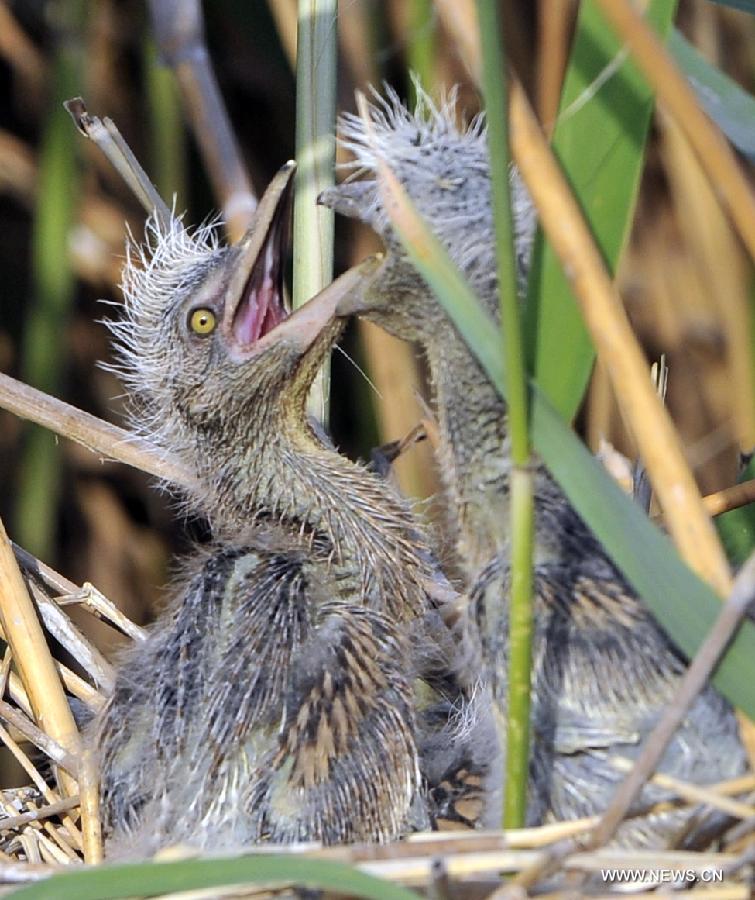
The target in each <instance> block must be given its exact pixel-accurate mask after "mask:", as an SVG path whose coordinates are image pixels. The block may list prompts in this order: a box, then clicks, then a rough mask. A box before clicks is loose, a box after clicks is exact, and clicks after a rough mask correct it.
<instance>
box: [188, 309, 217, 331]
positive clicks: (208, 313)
mask: <svg viewBox="0 0 755 900" xmlns="http://www.w3.org/2000/svg"><path fill="white" fill-rule="evenodd" d="M216 325H217V319H216V318H215V313H214V312H213V311H212V310H211V309H205V308H202V309H195V310H194V312H192V314H191V315H190V316H189V328H191V330H192V331H193V332H194V334H201V335H206V334H212V332H213V331H215V326H216Z"/></svg>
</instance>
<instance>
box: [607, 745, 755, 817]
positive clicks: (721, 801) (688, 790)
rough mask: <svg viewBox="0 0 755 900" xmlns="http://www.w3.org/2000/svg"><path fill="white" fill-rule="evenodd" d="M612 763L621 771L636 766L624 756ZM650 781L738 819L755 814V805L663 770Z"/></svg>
mask: <svg viewBox="0 0 755 900" xmlns="http://www.w3.org/2000/svg"><path fill="white" fill-rule="evenodd" d="M611 764H612V765H614V766H615V767H616V768H617V769H618V770H619V771H621V772H631V771H632V769H634V766H635V762H634V760H630V759H625V758H623V757H612V758H611ZM648 781H649V782H651V783H652V784H657V785H658V787H660V788H663V789H664V790H667V791H672V792H673V793H674V794H676V795H677V797H681V798H682V799H683V800H686V801H688V802H689V803H705V804H706V805H708V806H712V807H713V808H714V809H720V810H721V811H722V812H725V813H728V814H729V815H730V816H734V817H735V818H737V819H749V818H751V817H752V816H755V806H750V805H749V804H747V803H742V802H740V801H739V800H732V799H731V798H730V797H726V796H723V795H721V794H720V793H717V792H716V791H712V790H710V789H709V788H707V787H705V786H703V785H699V784H692V783H691V782H689V781H682V780H681V779H679V778H673V777H672V776H670V775H665V774H664V773H663V772H656V773H655V774H654V775H653V776H652V777H651V778H648Z"/></svg>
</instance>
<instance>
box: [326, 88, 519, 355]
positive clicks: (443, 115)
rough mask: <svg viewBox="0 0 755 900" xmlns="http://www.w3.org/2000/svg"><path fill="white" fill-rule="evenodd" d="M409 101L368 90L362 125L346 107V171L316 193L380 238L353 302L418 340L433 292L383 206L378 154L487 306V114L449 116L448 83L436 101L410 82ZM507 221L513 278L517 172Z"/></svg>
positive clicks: (490, 254)
mask: <svg viewBox="0 0 755 900" xmlns="http://www.w3.org/2000/svg"><path fill="white" fill-rule="evenodd" d="M416 88H417V105H416V108H415V110H414V112H410V111H409V110H408V109H407V108H406V107H405V106H404V105H403V103H402V102H401V100H400V99H399V97H398V95H397V94H396V93H395V91H393V90H392V89H391V88H390V87H386V89H385V90H386V96H385V98H383V97H381V96H379V95H378V94H377V93H373V96H374V102H373V103H372V104H371V105H370V106H369V107H368V111H369V124H367V123H365V122H364V121H363V120H362V118H361V117H359V116H357V115H354V114H350V113H347V114H345V115H343V116H342V117H341V120H340V141H341V144H342V146H343V147H344V148H345V149H347V150H349V151H350V152H351V153H352V154H353V157H354V159H353V160H352V161H350V162H347V163H345V164H344V166H343V168H345V169H348V170H350V171H351V172H352V174H351V176H350V177H349V178H347V180H346V181H344V182H343V183H342V184H340V185H339V186H338V187H335V188H331V189H328V190H326V191H324V192H323V194H322V195H321V196H320V199H319V202H320V203H322V204H324V205H325V206H329V207H331V208H333V209H335V210H336V211H337V212H341V213H343V214H344V215H347V216H351V217H352V218H357V219H360V220H361V221H363V222H366V223H367V224H369V225H370V226H371V227H372V228H374V229H375V231H377V233H378V234H380V235H381V237H383V239H384V241H385V243H386V246H387V249H388V254H387V257H386V261H385V264H384V266H383V269H382V271H380V272H378V273H377V274H376V276H375V277H374V278H373V279H372V282H371V284H370V286H369V287H367V288H366V289H365V291H364V304H363V305H360V310H363V311H364V312H365V313H366V314H367V315H368V316H369V317H370V318H374V319H375V320H376V321H379V322H380V324H382V325H384V326H385V327H386V328H387V329H388V330H390V331H396V330H397V329H396V326H397V323H399V322H400V333H401V335H402V336H403V337H405V338H409V339H413V340H423V338H424V337H426V335H425V334H424V333H423V329H424V328H426V327H427V325H428V324H429V325H430V327H432V328H433V329H435V328H436V324H435V323H437V301H436V300H435V299H434V297H433V296H432V293H431V292H430V290H429V289H428V288H427V287H426V286H425V284H424V282H422V280H421V278H420V277H419V275H417V274H416V272H415V271H414V268H413V267H412V265H411V263H410V262H409V261H408V259H407V258H406V255H405V254H404V252H403V249H402V247H401V244H400V242H399V240H398V238H397V236H396V235H395V233H394V231H393V229H392V227H391V224H390V221H389V219H388V216H387V214H386V212H385V210H384V208H383V205H382V203H381V198H380V192H379V190H378V177H379V176H378V162H379V161H381V160H382V161H383V162H384V163H385V164H387V166H388V167H389V168H390V169H391V171H392V172H393V173H394V175H395V176H396V177H397V178H398V180H399V181H400V182H401V184H402V186H403V187H404V189H405V190H406V191H407V193H408V194H409V196H410V197H411V199H412V201H413V203H414V204H415V206H416V208H417V209H418V211H419V213H420V214H421V215H422V216H423V218H424V219H425V220H426V222H428V223H429V224H430V226H431V228H432V229H433V232H434V233H435V235H436V236H437V237H438V238H439V239H440V240H441V241H442V243H443V244H444V245H445V247H446V249H447V250H448V251H449V253H450V254H451V257H452V258H453V260H454V261H455V262H456V264H457V265H458V266H459V267H460V268H461V269H462V271H463V272H464V273H465V275H466V277H467V278H468V280H469V281H470V282H471V284H472V286H473V287H474V288H475V289H476V290H477V292H478V293H479V295H480V296H481V297H482V298H483V299H485V300H487V301H488V302H489V304H490V306H491V310H494V309H495V306H496V304H495V291H496V284H497V282H496V277H495V272H496V265H495V248H494V237H493V236H494V229H493V217H492V210H491V201H490V162H489V157H488V149H487V139H486V131H485V122H484V118H483V117H482V116H476V117H475V118H474V119H472V121H471V122H470V123H469V124H466V125H464V124H462V125H461V126H460V125H457V120H458V118H459V116H458V111H457V106H456V99H457V98H456V91H455V90H452V91H450V92H449V94H448V95H447V96H446V97H445V98H444V99H443V100H442V101H441V102H440V103H439V104H435V103H434V102H433V100H432V99H431V98H430V97H429V96H428V95H427V94H426V93H425V92H424V91H423V90H422V89H421V88H420V86H419V85H416ZM512 185H513V188H514V191H513V195H514V222H515V239H516V249H517V256H518V262H519V273H520V279H522V278H523V277H524V274H525V271H526V266H527V263H528V259H529V252H530V246H531V242H532V233H533V229H534V214H533V212H532V206H531V203H530V202H529V198H528V197H527V195H526V192H525V191H524V188H523V187H522V186H521V184H520V182H519V180H518V178H517V177H516V175H515V174H512Z"/></svg>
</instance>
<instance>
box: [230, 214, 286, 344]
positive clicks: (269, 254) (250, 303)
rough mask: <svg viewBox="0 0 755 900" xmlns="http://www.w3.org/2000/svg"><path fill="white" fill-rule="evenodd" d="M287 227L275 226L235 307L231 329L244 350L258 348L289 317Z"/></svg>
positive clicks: (279, 222)
mask: <svg viewBox="0 0 755 900" xmlns="http://www.w3.org/2000/svg"><path fill="white" fill-rule="evenodd" d="M284 218H285V217H284ZM284 224H285V223H284V222H281V221H276V222H274V223H273V226H272V227H271V229H270V234H269V235H268V237H267V240H266V241H265V245H264V247H263V249H262V252H261V253H260V255H259V258H258V259H257V260H256V262H255V264H254V267H253V268H252V271H251V273H250V275H249V278H248V279H247V282H246V285H245V286H244V294H243V296H242V298H241V301H240V302H239V305H238V306H237V307H236V312H235V314H234V317H233V324H232V326H231V327H232V330H233V336H234V338H235V339H236V340H237V341H238V343H239V344H240V345H241V346H242V347H249V346H251V345H252V344H255V343H256V342H257V341H258V340H259V339H260V338H262V337H264V336H265V335H266V334H269V333H270V332H271V331H272V330H273V329H274V328H275V327H276V326H277V325H280V323H281V322H282V321H283V320H284V319H285V318H286V317H287V316H288V310H287V309H286V307H285V305H284V302H283V273H282V267H283V262H284V261H283V258H282V257H283V246H282V245H283V240H282V234H283V232H284Z"/></svg>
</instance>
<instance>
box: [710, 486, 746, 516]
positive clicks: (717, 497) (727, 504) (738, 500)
mask: <svg viewBox="0 0 755 900" xmlns="http://www.w3.org/2000/svg"><path fill="white" fill-rule="evenodd" d="M703 503H704V504H705V508H706V509H707V510H708V515H710V516H720V515H721V514H722V513H725V512H729V511H730V510H732V509H739V507H740V506H747V504H748V503H755V479H751V480H750V481H743V482H742V483H741V484H733V485H732V486H731V487H728V488H724V489H723V490H721V491H716V492H715V493H714V494H708V495H707V496H705V497H703Z"/></svg>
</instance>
